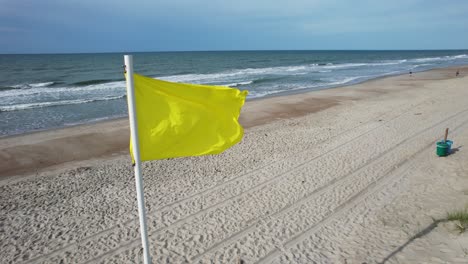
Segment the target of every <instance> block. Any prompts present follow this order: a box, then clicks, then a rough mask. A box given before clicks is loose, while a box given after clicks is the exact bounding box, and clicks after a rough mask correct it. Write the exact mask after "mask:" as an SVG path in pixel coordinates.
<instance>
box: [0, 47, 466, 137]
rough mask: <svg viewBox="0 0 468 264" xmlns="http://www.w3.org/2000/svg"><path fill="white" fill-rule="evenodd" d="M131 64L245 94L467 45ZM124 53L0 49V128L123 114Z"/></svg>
mask: <svg viewBox="0 0 468 264" xmlns="http://www.w3.org/2000/svg"><path fill="white" fill-rule="evenodd" d="M133 55H134V69H135V72H137V73H140V74H143V75H146V76H150V77H154V78H159V79H163V80H168V81H174V82H186V83H200V84H213V85H225V86H230V87H236V88H239V89H241V90H249V92H250V93H249V97H248V98H250V99H251V98H260V97H266V96H275V95H282V94H288V93H300V92H305V91H312V90H320V89H327V88H333V87H337V86H343V85H350V84H355V83H359V82H363V81H366V80H369V79H373V78H378V77H382V76H388V75H397V74H402V73H408V72H409V71H413V72H418V71H424V70H429V69H434V68H443V67H450V66H456V65H467V64H468V50H440V51H213V52H147V53H146V52H145V53H133ZM122 65H123V53H100V54H40V55H39V54H38V55H0V120H1V122H0V136H7V135H14V134H21V133H26V132H31V131H36V130H44V129H51V128H57V127H64V126H70V125H75V124H82V123H89V122H95V121H99V120H106V119H112V118H118V117H124V116H126V115H127V105H126V98H125V82H124V75H123V67H122Z"/></svg>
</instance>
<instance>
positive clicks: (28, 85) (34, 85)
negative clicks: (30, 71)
mask: <svg viewBox="0 0 468 264" xmlns="http://www.w3.org/2000/svg"><path fill="white" fill-rule="evenodd" d="M54 83H55V82H43V83H25V84H16V85H12V86H11V87H13V88H16V89H30V88H39V87H47V86H50V85H52V84H54Z"/></svg>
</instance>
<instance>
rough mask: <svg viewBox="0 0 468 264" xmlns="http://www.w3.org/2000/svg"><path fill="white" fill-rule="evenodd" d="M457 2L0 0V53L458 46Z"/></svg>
mask: <svg viewBox="0 0 468 264" xmlns="http://www.w3.org/2000/svg"><path fill="white" fill-rule="evenodd" d="M467 14H468V1H466V0H404V1H403V0H127V1H121V0H0V54H9V53H86V52H129V51H132V52H138V51H198V50H356V49H359V50H388V49H391V50H401V49H468V15H467Z"/></svg>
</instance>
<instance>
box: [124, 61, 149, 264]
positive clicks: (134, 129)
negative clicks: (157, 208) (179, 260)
mask: <svg viewBox="0 0 468 264" xmlns="http://www.w3.org/2000/svg"><path fill="white" fill-rule="evenodd" d="M124 60H125V70H126V71H127V78H126V79H127V103H128V118H129V120H130V137H131V141H132V146H133V158H134V159H135V167H134V169H135V184H136V191H137V200H138V214H139V216H140V233H141V245H142V246H143V260H144V263H145V264H150V263H151V256H150V254H149V243H148V230H147V228H146V213H145V196H144V192H143V178H142V177H141V161H140V145H139V144H138V126H137V120H136V116H135V89H134V85H133V56H132V55H125V56H124Z"/></svg>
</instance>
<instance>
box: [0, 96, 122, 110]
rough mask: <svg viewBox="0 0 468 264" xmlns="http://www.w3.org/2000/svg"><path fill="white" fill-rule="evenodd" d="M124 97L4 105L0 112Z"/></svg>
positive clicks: (113, 98)
mask: <svg viewBox="0 0 468 264" xmlns="http://www.w3.org/2000/svg"><path fill="white" fill-rule="evenodd" d="M123 97H124V96H109V97H104V98H98V99H76V100H62V101H54V102H39V103H29V104H16V105H4V106H0V112H10V111H18V110H25V109H33V108H43V107H49V106H60V105H73V104H85V103H91V102H98V101H109V100H116V99H120V98H123Z"/></svg>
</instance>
